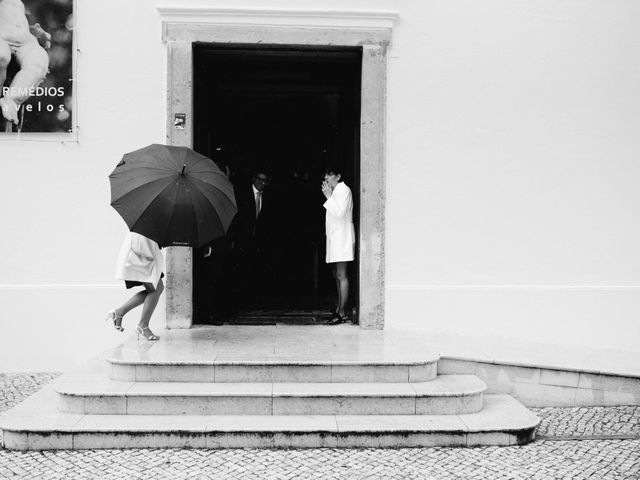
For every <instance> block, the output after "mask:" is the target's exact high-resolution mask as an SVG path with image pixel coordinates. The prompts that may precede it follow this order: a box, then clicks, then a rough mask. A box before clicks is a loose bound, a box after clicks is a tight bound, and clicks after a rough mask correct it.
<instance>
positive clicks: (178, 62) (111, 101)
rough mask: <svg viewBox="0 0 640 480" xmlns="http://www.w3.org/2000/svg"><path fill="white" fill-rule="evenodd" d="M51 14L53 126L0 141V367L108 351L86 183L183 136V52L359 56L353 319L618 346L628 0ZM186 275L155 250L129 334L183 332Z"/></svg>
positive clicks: (632, 135) (639, 307)
mask: <svg viewBox="0 0 640 480" xmlns="http://www.w3.org/2000/svg"><path fill="white" fill-rule="evenodd" d="M74 15H75V26H74V34H75V36H76V47H77V51H76V55H75V66H74V79H73V87H74V100H75V109H74V117H73V124H74V127H75V128H74V132H73V133H70V134H32V133H28V134H27V133H21V134H17V133H5V134H2V138H0V160H1V161H2V162H3V165H4V173H3V174H2V175H0V182H2V188H1V189H0V192H1V193H0V195H2V196H1V197H0V201H1V203H2V205H3V207H2V208H3V220H4V229H3V231H4V235H2V238H0V245H1V246H2V251H3V252H4V253H5V254H4V255H3V258H2V261H1V262H0V265H1V268H0V298H1V304H2V306H3V314H2V316H1V321H2V333H3V335H2V336H1V339H0V351H1V353H0V370H3V371H15V370H48V369H53V370H58V369H64V368H68V367H69V366H71V365H72V364H73V363H74V362H75V361H77V360H82V359H84V358H87V357H88V356H90V355H92V354H97V353H99V352H100V351H101V350H102V349H104V348H106V347H107V346H109V345H111V344H113V343H115V342H117V341H118V340H119V337H118V336H117V334H116V333H115V332H112V331H110V330H108V329H107V328H106V327H105V326H104V325H103V324H101V323H100V321H101V320H102V318H103V315H104V312H106V311H107V310H108V309H109V308H111V307H112V306H113V305H116V304H117V303H118V302H120V301H121V300H122V298H124V296H125V295H126V292H124V291H123V290H124V289H123V288H122V287H121V286H120V285H119V284H118V283H117V282H116V281H115V280H113V273H114V263H115V258H116V256H117V251H118V248H119V245H120V241H121V238H122V236H123V235H124V233H125V231H126V230H125V229H126V227H125V225H124V223H123V222H122V220H121V219H120V218H119V217H118V215H117V214H116V213H115V211H113V209H111V207H110V206H109V183H108V180H107V176H108V174H109V173H110V172H111V171H112V170H113V168H114V166H115V164H116V163H117V162H118V161H119V159H120V158H121V156H122V154H123V153H125V152H128V151H132V150H135V149H137V148H139V147H141V146H144V145H146V144H149V143H171V144H177V145H187V146H192V145H193V133H194V132H193V126H194V123H193V121H194V120H193V109H194V106H193V101H194V96H193V78H194V70H193V56H192V54H193V46H194V44H205V45H206V44H212V45H213V44H215V45H218V46H223V47H233V46H238V45H242V46H245V47H247V48H249V47H251V46H252V48H258V46H260V45H276V46H280V47H282V48H285V47H292V48H293V47H295V48H298V49H304V48H307V49H309V48H311V49H313V48H316V49H318V50H319V51H320V50H323V49H329V50H330V49H332V48H342V47H344V48H354V49H360V51H361V62H362V63H361V83H360V86H359V100H360V110H359V113H360V128H359V131H358V135H359V136H358V142H357V144H358V146H359V148H358V163H357V164H356V166H357V169H356V170H357V175H358V182H357V190H356V195H355V199H356V202H357V203H358V206H359V210H358V219H357V225H358V250H357V252H358V254H357V255H358V272H359V273H358V278H359V282H358V298H357V302H358V312H359V321H360V325H361V326H362V327H363V328H385V329H405V330H416V331H422V332H434V333H435V332H439V333H446V334H452V335H463V336H472V337H477V338H478V339H479V341H481V340H482V338H483V337H496V336H499V337H505V338H514V339H519V340H522V339H526V340H530V341H535V342H542V343H555V344H567V345H583V346H587V347H590V348H593V349H594V352H595V351H597V350H599V349H607V348H614V349H622V350H632V351H638V348H639V347H638V339H639V338H640V326H639V324H638V322H637V321H636V319H637V318H638V315H639V314H640V283H639V278H640V254H639V253H638V245H640V227H638V224H637V222H635V221H634V220H635V219H636V218H637V217H638V214H640V193H639V191H638V189H637V188H636V184H637V181H636V180H637V179H638V178H640V164H639V163H638V161H637V160H638V157H639V155H640V138H639V137H638V135H637V134H636V133H637V132H638V131H639V129H640V90H638V88H637V85H638V84H639V83H640V82H639V81H640V68H639V67H638V65H637V61H636V59H637V58H638V56H639V54H640V33H638V31H639V30H638V29H637V25H638V24H640V9H639V8H638V7H637V6H636V5H634V4H633V3H632V2H628V1H621V0H620V1H615V2H613V3H609V4H607V5H602V4H600V3H598V2H595V1H589V2H587V3H583V4H580V5H575V4H569V3H561V4H558V3H557V2H550V1H545V2H530V1H522V2H517V3H513V2H503V1H500V0H491V1H488V2H480V3H478V2H466V1H456V2H445V3H442V2H430V1H427V2H423V1H416V0H395V1H393V0H376V1H367V2H364V1H357V0H351V1H348V2H335V1H311V0H309V1H305V2H302V3H301V2H292V1H285V0H278V1H270V2H265V1H258V0H254V1H243V2H214V3H213V4H212V2H205V1H196V0H190V1H188V2H187V1H178V0H174V1H167V0H162V1H161V0H154V1H151V0H144V1H137V2H124V1H121V0H116V1H112V2H109V3H108V4H97V3H94V2H88V1H86V0H77V2H76V4H75V8H74ZM179 115H184V119H185V123H184V128H179V129H178V128H175V127H176V124H175V120H176V118H178V116H179ZM180 126H181V127H182V125H180ZM354 168H355V167H354ZM192 271H193V260H192V251H191V250H189V249H181V248H173V249H170V250H169V251H168V252H167V273H168V275H167V282H168V288H167V294H166V297H165V298H166V300H165V302H164V305H163V308H159V310H158V311H157V312H156V314H155V317H154V319H153V320H152V322H153V323H152V325H158V326H160V325H165V324H166V325H167V326H169V327H172V328H188V327H189V326H190V325H191V324H192V323H193V316H192V312H193V298H192V294H191V292H192V291H193V284H192V281H191V279H192ZM134 315H135V314H134ZM125 328H126V324H125ZM131 328H132V327H131ZM61 345H62V347H63V348H61ZM34 351H36V352H38V355H35V354H34Z"/></svg>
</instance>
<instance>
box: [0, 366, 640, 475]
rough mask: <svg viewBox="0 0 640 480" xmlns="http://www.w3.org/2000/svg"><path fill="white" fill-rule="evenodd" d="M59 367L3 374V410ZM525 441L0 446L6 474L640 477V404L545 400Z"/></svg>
mask: <svg viewBox="0 0 640 480" xmlns="http://www.w3.org/2000/svg"><path fill="white" fill-rule="evenodd" d="M56 376H57V374H50V373H44V374H4V375H3V374H0V411H1V410H6V409H8V408H10V407H11V406H12V405H14V404H16V403H18V402H19V401H21V400H22V399H24V398H25V397H27V396H28V395H30V394H31V393H33V392H35V391H36V390H38V389H39V388H40V387H41V386H42V385H44V384H46V383H47V382H49V381H50V380H51V379H53V378H55V377H56ZM533 410H534V411H535V412H536V413H537V414H538V415H539V416H540V417H541V418H542V419H543V420H542V424H541V425H540V427H539V430H538V438H539V440H537V441H536V442H535V443H533V444H530V445H526V446H522V447H478V448H412V449H408V448H404V449H350V450H340V449H309V450H307V449H304V450H303V449H300V450H255V449H239V450H84V451H44V452H12V451H7V450H0V479H16V480H17V479H51V480H54V479H56V480H57V479H65V480H66V479H82V480H85V479H105V480H110V479H113V480H115V479H118V480H120V479H127V480H128V479H147V478H148V479H154V480H155V479H158V480H163V479H171V480H180V479H187V478H189V479H209V478H214V479H236V478H237V479H262V478H264V479H278V480H279V479H376V480H377V479H421V480H450V479H453V480H458V479H465V480H467V479H498V480H502V479H505V480H514V479H540V480H549V479H554V480H555V479H558V480H559V479H562V480H565V479H590V480H594V479H602V480H618V479H624V480H628V479H640V407H606V408H604V407H595V408H594V407H590V408H537V409H533Z"/></svg>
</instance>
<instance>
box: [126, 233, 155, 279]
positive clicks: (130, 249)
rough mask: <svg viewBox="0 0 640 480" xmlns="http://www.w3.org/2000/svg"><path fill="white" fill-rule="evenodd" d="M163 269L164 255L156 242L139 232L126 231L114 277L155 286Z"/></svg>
mask: <svg viewBox="0 0 640 480" xmlns="http://www.w3.org/2000/svg"><path fill="white" fill-rule="evenodd" d="M163 269H164V257H163V256H162V252H161V251H160V247H159V246H158V244H157V243H156V242H154V241H153V240H151V239H149V238H147V237H145V236H143V235H140V234H139V233H135V232H129V233H127V235H126V236H125V237H124V241H123V242H122V247H121V248H120V254H119V255H118V262H117V264H116V278H117V279H119V280H134V281H138V282H143V283H151V284H152V285H154V286H155V287H157V286H158V282H159V281H160V275H161V274H162V270H163Z"/></svg>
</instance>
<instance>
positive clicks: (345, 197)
mask: <svg viewBox="0 0 640 480" xmlns="http://www.w3.org/2000/svg"><path fill="white" fill-rule="evenodd" d="M324 208H325V209H326V210H327V214H326V219H325V230H326V234H327V256H326V262H327V263H334V262H350V261H353V249H354V245H355V242H356V234H355V229H354V227H353V197H352V195H351V189H350V188H349V187H347V186H346V185H345V184H344V182H340V183H338V184H337V185H336V187H335V188H334V189H333V192H332V193H331V197H329V198H328V199H327V201H326V202H324Z"/></svg>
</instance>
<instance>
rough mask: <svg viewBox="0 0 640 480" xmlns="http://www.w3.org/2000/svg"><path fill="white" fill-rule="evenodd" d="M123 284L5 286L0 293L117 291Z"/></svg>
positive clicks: (0, 288)
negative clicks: (24, 291) (17, 291)
mask: <svg viewBox="0 0 640 480" xmlns="http://www.w3.org/2000/svg"><path fill="white" fill-rule="evenodd" d="M121 288H122V284H121V283H90V284H87V283H39V284H29V283H25V284H5V285H0V291H16V290H115V289H121Z"/></svg>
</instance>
